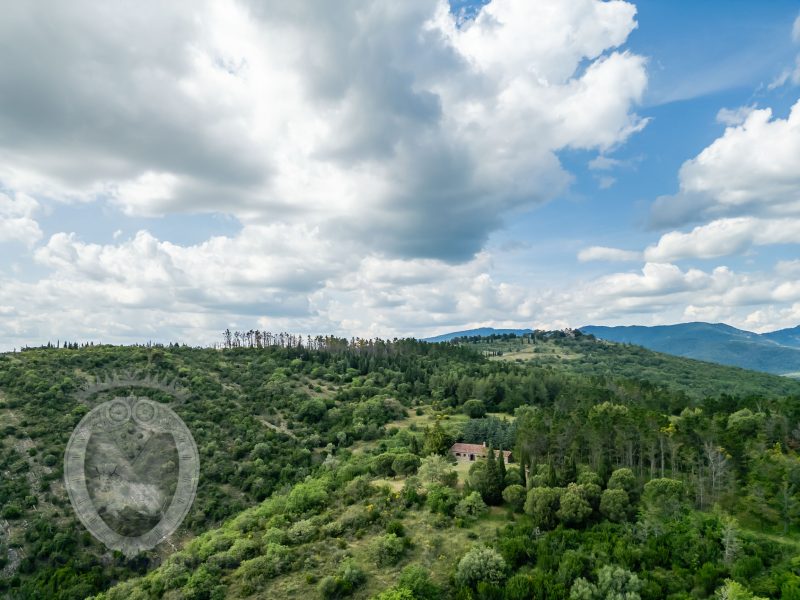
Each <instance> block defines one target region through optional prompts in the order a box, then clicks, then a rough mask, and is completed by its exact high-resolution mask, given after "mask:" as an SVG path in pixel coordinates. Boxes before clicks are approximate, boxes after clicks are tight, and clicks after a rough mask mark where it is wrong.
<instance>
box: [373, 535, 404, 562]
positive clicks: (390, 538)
mask: <svg viewBox="0 0 800 600" xmlns="http://www.w3.org/2000/svg"><path fill="white" fill-rule="evenodd" d="M405 552H406V542H405V540H404V539H403V538H401V537H398V536H397V535H396V534H394V533H387V534H385V535H383V536H381V537H380V538H378V539H377V540H375V542H373V545H372V553H373V556H374V557H375V563H376V564H377V565H378V566H385V565H396V564H397V563H398V562H400V559H402V558H403V555H404V554H405Z"/></svg>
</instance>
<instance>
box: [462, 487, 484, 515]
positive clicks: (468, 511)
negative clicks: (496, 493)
mask: <svg viewBox="0 0 800 600" xmlns="http://www.w3.org/2000/svg"><path fill="white" fill-rule="evenodd" d="M485 512H486V503H485V502H484V501H483V498H481V495H480V494H479V493H478V492H472V493H471V494H470V495H469V496H467V497H466V498H464V499H463V500H461V502H459V503H458V505H457V506H456V509H455V514H456V516H457V517H461V518H462V519H467V518H477V517H480V516H481V515H482V514H484V513H485Z"/></svg>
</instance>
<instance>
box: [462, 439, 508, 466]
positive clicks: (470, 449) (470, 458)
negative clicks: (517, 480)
mask: <svg viewBox="0 0 800 600" xmlns="http://www.w3.org/2000/svg"><path fill="white" fill-rule="evenodd" d="M488 453H489V448H487V447H486V442H483V444H462V443H461V442H456V443H455V444H453V445H452V447H451V448H450V454H452V455H453V456H454V457H455V459H456V460H457V461H459V462H474V461H476V460H478V459H479V458H486V455H487V454H488ZM503 462H505V463H506V464H508V463H510V462H511V452H510V451H508V450H503Z"/></svg>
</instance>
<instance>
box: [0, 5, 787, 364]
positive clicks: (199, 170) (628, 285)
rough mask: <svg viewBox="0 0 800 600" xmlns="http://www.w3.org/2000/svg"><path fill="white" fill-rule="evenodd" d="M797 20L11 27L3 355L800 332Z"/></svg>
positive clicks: (732, 14) (276, 10) (549, 12)
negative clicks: (492, 333)
mask: <svg viewBox="0 0 800 600" xmlns="http://www.w3.org/2000/svg"><path fill="white" fill-rule="evenodd" d="M799 100H800V3H798V2H797V1H796V0H795V1H792V2H789V1H784V0H771V1H770V2H755V1H754V0H750V1H744V0H725V1H722V0H709V1H707V2H696V1H694V2H692V1H688V0H670V1H669V2H665V1H663V0H640V1H639V2H633V1H631V2H625V1H622V0H610V1H601V0H491V1H490V2H477V3H476V2H474V1H464V0H451V1H450V2H449V3H448V2H447V1H446V0H403V1H402V2H397V1H394V2H389V1H386V0H342V1H341V2H336V3H332V2H328V1H324V0H305V1H298V2H292V3H286V2H274V1H272V0H259V1H255V0H253V1H248V0H193V1H192V2H170V3H161V2H151V1H149V0H143V1H138V2H118V3H113V4H109V3H97V2H89V1H87V0H76V1H75V2H70V3H63V2H55V1H50V2H48V1H45V0H35V1H32V2H24V3H19V2H11V3H7V4H6V5H5V6H4V7H3V19H0V350H8V349H12V348H18V347H21V346H25V345H38V344H41V343H46V342H48V341H52V342H55V341H57V340H70V341H80V342H84V341H94V342H104V343H136V342H147V341H155V342H170V341H180V342H184V343H187V344H193V345H195V344H196V345H207V344H211V343H214V342H218V341H219V340H220V337H221V336H220V332H221V331H222V330H224V329H225V328H231V329H245V330H246V329H253V328H258V329H263V330H269V331H291V332H294V333H302V334H317V333H320V334H335V335H341V336H347V337H349V336H363V337H375V336H380V337H395V336H407V335H410V336H426V335H433V334H437V333H442V332H446V331H452V330H459V329H465V328H469V327H478V326H497V327H536V328H543V329H554V328H563V327H580V326H582V325H588V324H604V325H617V324H643V325H654V324H666V323H676V322H686V321H711V322H725V323H729V324H731V325H734V326H737V327H741V328H744V329H748V330H752V331H770V330H775V329H780V328H784V327H794V326H796V325H798V324H800V257H798V252H797V251H798V244H800V102H798V101H799Z"/></svg>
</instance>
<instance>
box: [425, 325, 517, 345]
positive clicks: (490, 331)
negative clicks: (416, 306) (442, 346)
mask: <svg viewBox="0 0 800 600" xmlns="http://www.w3.org/2000/svg"><path fill="white" fill-rule="evenodd" d="M504 333H514V334H516V335H524V334H526V333H533V329H495V328H494V327H480V328H478V329H467V330H466V331H452V332H450V333H443V334H441V335H437V336H434V337H429V338H423V340H422V341H423V342H449V341H450V340H452V339H455V338H458V337H467V336H475V335H479V336H481V337H486V336H489V335H503V334H504Z"/></svg>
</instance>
